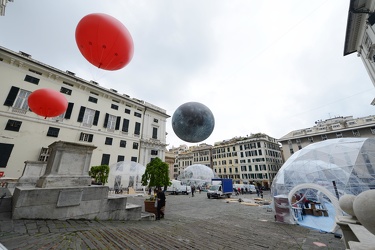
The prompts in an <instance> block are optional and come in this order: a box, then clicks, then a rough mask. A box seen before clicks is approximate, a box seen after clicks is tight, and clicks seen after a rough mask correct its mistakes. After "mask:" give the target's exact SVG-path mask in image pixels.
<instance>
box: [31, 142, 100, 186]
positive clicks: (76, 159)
mask: <svg viewBox="0 0 375 250" xmlns="http://www.w3.org/2000/svg"><path fill="white" fill-rule="evenodd" d="M49 148H50V152H51V153H50V156H49V158H48V162H47V167H46V171H45V173H44V175H43V176H41V177H40V178H39V180H38V181H37V183H36V187H40V188H52V187H77V186H89V185H90V184H91V177H90V176H89V169H90V161H91V156H92V152H93V150H94V149H95V148H96V147H95V146H91V145H84V144H79V143H72V142H64V141H57V142H54V143H52V144H51V145H50V146H49Z"/></svg>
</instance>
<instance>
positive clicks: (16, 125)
mask: <svg viewBox="0 0 375 250" xmlns="http://www.w3.org/2000/svg"><path fill="white" fill-rule="evenodd" d="M21 124H22V122H20V121H15V120H8V122H7V125H6V126H5V130H10V131H15V132H18V131H20V128H21Z"/></svg>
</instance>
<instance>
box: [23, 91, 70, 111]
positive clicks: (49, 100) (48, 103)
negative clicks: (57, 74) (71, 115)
mask: <svg viewBox="0 0 375 250" xmlns="http://www.w3.org/2000/svg"><path fill="white" fill-rule="evenodd" d="M27 103H28V104H29V108H30V109H31V111H33V112H34V113H35V114H37V115H40V116H44V117H55V116H59V115H61V114H62V113H64V112H65V111H66V109H67V108H68V101H67V99H66V98H65V96H64V95H63V94H61V93H60V92H58V91H56V90H53V89H38V90H35V91H34V92H33V93H31V94H30V95H29V98H28V99H27Z"/></svg>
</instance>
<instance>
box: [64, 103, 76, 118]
mask: <svg viewBox="0 0 375 250" xmlns="http://www.w3.org/2000/svg"><path fill="white" fill-rule="evenodd" d="M73 106H74V103H72V102H69V103H68V108H67V109H66V112H65V116H64V118H65V119H70V116H71V115H72V110H73Z"/></svg>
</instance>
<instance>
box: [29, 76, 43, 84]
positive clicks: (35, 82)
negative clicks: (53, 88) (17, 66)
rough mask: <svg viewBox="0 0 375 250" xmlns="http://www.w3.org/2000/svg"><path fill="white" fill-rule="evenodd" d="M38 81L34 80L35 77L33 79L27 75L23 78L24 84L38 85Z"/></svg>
mask: <svg viewBox="0 0 375 250" xmlns="http://www.w3.org/2000/svg"><path fill="white" fill-rule="evenodd" d="M39 81H40V79H38V78H36V77H33V76H29V75H26V76H25V82H30V83H32V84H36V85H38V84H39Z"/></svg>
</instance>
